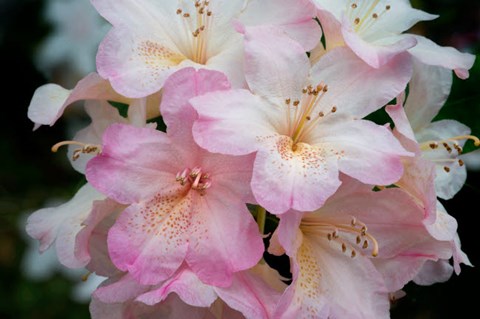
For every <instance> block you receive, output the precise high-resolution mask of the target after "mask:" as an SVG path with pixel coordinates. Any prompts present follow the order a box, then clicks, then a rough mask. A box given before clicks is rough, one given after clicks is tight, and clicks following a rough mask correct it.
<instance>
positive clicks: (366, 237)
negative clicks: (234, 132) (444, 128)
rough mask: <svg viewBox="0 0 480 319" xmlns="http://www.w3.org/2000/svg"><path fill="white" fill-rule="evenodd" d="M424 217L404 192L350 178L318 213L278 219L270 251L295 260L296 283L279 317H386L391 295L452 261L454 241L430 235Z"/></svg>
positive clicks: (280, 307) (283, 301)
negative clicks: (432, 265) (426, 270)
mask: <svg viewBox="0 0 480 319" xmlns="http://www.w3.org/2000/svg"><path fill="white" fill-rule="evenodd" d="M422 211H423V208H422V207H421V206H419V205H418V204H417V202H416V200H414V198H413V197H411V196H410V195H409V194H408V193H406V192H404V191H403V190H401V189H399V188H390V189H384V190H381V191H373V190H372V186H368V185H363V184H361V183H359V182H358V181H355V180H354V179H351V178H347V177H344V178H343V183H342V186H341V187H340V188H339V189H338V191H337V192H336V193H335V195H333V196H332V197H330V198H329V199H328V200H327V202H326V203H325V205H324V206H323V207H322V208H320V209H319V210H316V211H314V212H312V213H301V212H296V211H290V212H288V213H286V214H284V215H282V216H280V224H279V227H278V228H277V230H276V235H274V237H273V238H274V241H273V242H272V243H271V245H272V251H276V252H277V253H278V252H281V250H282V249H284V251H285V252H286V253H287V254H288V255H289V256H290V258H291V264H292V274H293V282H292V284H291V285H290V286H289V287H288V288H287V290H286V291H285V293H284V295H283V296H282V299H281V300H280V302H279V304H278V309H277V311H276V315H275V316H274V317H275V318H297V317H304V316H305V314H312V315H313V316H314V317H315V318H328V317H336V318H337V317H338V318H388V317H389V306H390V304H389V298H390V294H391V293H394V292H396V291H397V290H399V289H401V288H402V287H403V286H404V285H405V284H406V283H408V282H409V281H411V280H412V279H413V277H414V276H415V274H417V273H418V272H419V271H420V269H421V268H422V266H423V265H424V264H425V262H426V261H428V260H432V261H437V260H439V259H448V258H450V257H451V256H452V249H451V246H450V243H449V242H448V241H441V240H437V239H436V238H434V237H433V236H431V234H430V232H429V231H428V230H427V229H426V227H425V226H424V224H423V214H422V213H421V212H422ZM405 260H407V262H405Z"/></svg>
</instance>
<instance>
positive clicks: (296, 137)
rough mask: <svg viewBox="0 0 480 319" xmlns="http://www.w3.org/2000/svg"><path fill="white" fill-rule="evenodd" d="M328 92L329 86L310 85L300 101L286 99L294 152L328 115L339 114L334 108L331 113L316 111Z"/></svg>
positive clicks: (305, 89)
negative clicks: (300, 142)
mask: <svg viewBox="0 0 480 319" xmlns="http://www.w3.org/2000/svg"><path fill="white" fill-rule="evenodd" d="M327 92H328V85H326V84H323V83H321V84H318V85H316V86H313V85H308V86H307V87H305V88H303V90H302V97H301V98H300V99H299V100H293V101H292V99H290V98H288V99H285V104H286V106H287V122H288V123H287V126H288V132H287V135H288V136H290V137H291V138H292V140H293V150H294V151H295V148H296V144H297V143H298V142H299V141H301V140H302V139H303V138H304V137H305V136H306V135H307V134H308V133H310V132H311V131H312V130H313V128H314V127H315V125H316V124H317V123H318V122H319V121H320V120H321V119H322V118H324V117H326V116H327V115H330V114H333V113H335V112H337V107H336V106H332V107H331V108H330V110H329V111H327V112H325V111H316V110H318V109H319V105H320V101H321V100H322V98H323V96H324V95H325V94H326V93H327Z"/></svg>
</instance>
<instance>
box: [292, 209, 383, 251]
mask: <svg viewBox="0 0 480 319" xmlns="http://www.w3.org/2000/svg"><path fill="white" fill-rule="evenodd" d="M300 228H301V230H302V231H303V232H304V234H318V235H320V234H325V230H328V231H327V233H326V235H327V239H328V240H329V241H337V242H338V243H339V244H340V245H341V249H342V252H344V253H345V252H346V250H347V248H349V247H350V248H351V251H352V253H351V254H352V258H353V257H355V255H356V252H355V253H354V251H355V248H353V245H360V244H361V248H362V249H367V248H370V247H371V255H372V256H373V257H376V256H377V255H378V242H377V240H376V239H375V237H373V236H372V235H371V234H370V233H369V232H368V229H367V226H366V225H365V224H364V223H362V222H359V221H357V220H356V218H352V220H351V222H350V224H332V223H330V222H323V221H321V220H319V218H318V217H310V218H309V217H306V218H304V219H303V220H302V223H301V225H300ZM342 233H344V234H357V236H356V238H355V243H353V242H351V244H349V241H346V240H345V239H346V237H344V236H341V234H342Z"/></svg>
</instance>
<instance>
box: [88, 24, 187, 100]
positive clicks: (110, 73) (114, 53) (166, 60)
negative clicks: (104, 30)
mask: <svg viewBox="0 0 480 319" xmlns="http://www.w3.org/2000/svg"><path fill="white" fill-rule="evenodd" d="M185 59H186V57H185V56H184V55H183V54H181V53H180V52H179V51H178V49H177V48H176V47H175V46H174V45H172V44H170V45H169V44H168V39H166V38H162V37H161V35H160V34H155V35H152V34H148V35H145V34H136V33H132V31H131V30H129V29H127V28H124V27H117V28H113V29H112V30H110V32H109V33H108V34H107V35H106V36H105V38H104V39H103V41H102V43H101V44H100V47H99V49H98V53H97V69H98V72H99V74H100V75H101V76H102V77H104V78H106V79H108V80H110V82H111V84H112V87H113V88H114V89H115V90H117V91H118V92H120V93H121V94H123V95H125V96H128V97H132V98H139V97H145V96H148V95H150V94H153V93H155V92H157V91H159V90H160V88H161V87H162V85H163V83H164V82H165V80H166V79H167V77H168V76H169V75H170V74H171V73H172V72H174V71H175V70H176V69H177V68H178V66H179V64H180V63H181V62H182V61H183V60H185Z"/></svg>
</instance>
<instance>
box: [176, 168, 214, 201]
mask: <svg viewBox="0 0 480 319" xmlns="http://www.w3.org/2000/svg"><path fill="white" fill-rule="evenodd" d="M175 180H176V181H177V182H179V183H180V185H182V186H183V185H186V184H189V185H190V188H191V189H194V190H196V191H198V192H199V193H200V195H201V196H203V195H205V191H206V189H207V188H209V187H210V186H211V185H212V179H211V178H210V174H208V173H204V172H202V169H201V168H200V167H195V168H193V169H189V168H185V169H184V170H183V171H181V172H178V173H177V175H176V176H175Z"/></svg>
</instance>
